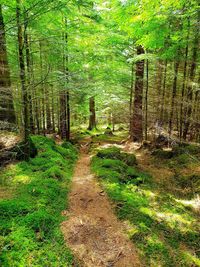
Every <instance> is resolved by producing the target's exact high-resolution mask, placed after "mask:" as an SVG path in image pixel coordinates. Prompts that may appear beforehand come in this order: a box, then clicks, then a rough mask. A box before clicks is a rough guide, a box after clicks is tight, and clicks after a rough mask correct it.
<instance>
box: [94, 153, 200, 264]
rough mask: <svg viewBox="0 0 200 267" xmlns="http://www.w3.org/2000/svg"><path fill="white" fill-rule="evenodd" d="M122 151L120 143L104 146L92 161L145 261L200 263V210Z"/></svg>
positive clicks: (157, 262) (153, 262) (117, 212)
mask: <svg viewBox="0 0 200 267" xmlns="http://www.w3.org/2000/svg"><path fill="white" fill-rule="evenodd" d="M121 154H123V153H121V152H120V151H119V150H116V148H109V150H108V149H104V150H101V151H100V152H98V153H97V155H96V156H95V157H94V158H93V160H92V170H93V171H94V172H95V173H96V175H97V176H98V177H99V178H100V181H101V183H102V185H103V187H104V188H105V190H106V191H107V193H108V195H109V197H110V199H111V200H112V201H113V202H114V203H115V207H116V214H117V215H118V217H119V218H120V219H121V220H123V221H124V222H125V224H126V225H127V234H128V236H129V238H130V239H131V240H132V241H133V242H134V244H135V245H136V247H137V249H138V252H139V254H140V256H141V260H142V261H143V263H144V266H155V267H157V266H162V267H170V266H171V267H174V266H180V267H191V266H200V259H199V256H200V255H199V254H200V245H199V244H200V235H199V233H200V227H199V221H198V214H197V213H195V211H194V210H193V208H192V206H189V205H187V204H186V202H185V203H184V201H181V200H180V199H179V198H177V196H176V195H174V194H172V193H171V192H169V191H164V190H160V188H159V185H158V184H156V183H155V181H154V179H153V177H151V176H150V175H148V174H146V173H143V172H141V171H140V170H139V169H138V168H137V165H136V164H135V163H134V164H133V163H132V166H128V165H127V164H126V162H125V158H126V157H125V156H126V155H125V154H123V157H121V158H120V155H121ZM102 155H104V156H103V157H102ZM128 156H129V154H127V157H128ZM108 160H109V162H110V161H112V164H110V165H109V164H108ZM116 160H117V163H118V164H116ZM124 164H125V165H126V167H125V166H124ZM116 165H117V166H118V167H117V168H116ZM129 165H130V164H129ZM109 166H110V167H109ZM120 166H121V167H120ZM195 179H196V178H195ZM195 181H196V180H195ZM184 184H185V182H184ZM174 186H175V184H174Z"/></svg>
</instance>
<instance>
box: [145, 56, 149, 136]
mask: <svg viewBox="0 0 200 267" xmlns="http://www.w3.org/2000/svg"><path fill="white" fill-rule="evenodd" d="M148 92H149V60H148V59H147V60H146V92H145V140H147V139H148Z"/></svg>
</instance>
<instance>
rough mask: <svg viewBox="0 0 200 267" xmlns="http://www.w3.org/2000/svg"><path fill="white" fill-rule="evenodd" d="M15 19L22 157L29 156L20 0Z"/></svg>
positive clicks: (17, 2)
mask: <svg viewBox="0 0 200 267" xmlns="http://www.w3.org/2000/svg"><path fill="white" fill-rule="evenodd" d="M16 4H17V6H16V19H17V30H18V31H17V36H18V49H19V51H18V52H19V67H20V81H21V88H22V103H23V138H24V143H25V146H24V157H25V159H28V158H29V155H30V147H29V128H28V94H27V88H26V76H25V63H24V53H23V47H24V42H23V28H22V23H21V20H20V17H21V0H16Z"/></svg>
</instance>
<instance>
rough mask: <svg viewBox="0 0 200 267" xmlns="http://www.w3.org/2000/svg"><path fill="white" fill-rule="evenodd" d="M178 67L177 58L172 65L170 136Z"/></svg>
mask: <svg viewBox="0 0 200 267" xmlns="http://www.w3.org/2000/svg"><path fill="white" fill-rule="evenodd" d="M178 69H179V61H178V60H177V61H176V62H175V65H174V80H173V87H172V99H171V111H170V117H169V136H171V133H172V127H173V119H174V104H175V98H176V91H177V79H178Z"/></svg>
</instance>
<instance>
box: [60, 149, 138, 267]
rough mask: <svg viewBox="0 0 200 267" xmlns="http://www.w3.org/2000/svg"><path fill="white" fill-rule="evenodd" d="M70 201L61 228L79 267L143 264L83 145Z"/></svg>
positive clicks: (128, 266) (132, 266)
mask: <svg viewBox="0 0 200 267" xmlns="http://www.w3.org/2000/svg"><path fill="white" fill-rule="evenodd" d="M69 202H70V209H69V211H64V214H65V215H68V216H69V218H68V219H67V220H66V221H64V222H63V223H62V225H61V229H62V232H63V234H64V237H65V240H66V243H67V245H68V246H69V247H70V248H71V249H72V251H73V253H74V255H75V256H76V258H77V259H78V262H79V266H81V267H134V266H137V267H139V266H142V264H141V263H140V261H139V258H138V255H137V252H136V250H135V248H134V245H133V244H132V242H131V241H130V240H129V239H128V237H127V236H126V235H125V228H124V225H123V224H122V223H121V222H120V221H118V219H117V218H116V216H115V215H114V213H113V209H112V207H111V203H110V202H109V200H108V198H107V196H106V194H105V193H104V192H103V190H102V188H101V187H100V186H99V184H98V182H97V180H96V179H95V177H94V176H93V175H92V174H91V172H90V156H89V155H88V153H87V151H85V149H84V148H83V149H82V151H81V154H80V158H79V160H78V162H77V165H76V168H75V173H74V178H73V181H72V188H71V193H70V196H69ZM75 266H76V265H75Z"/></svg>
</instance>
